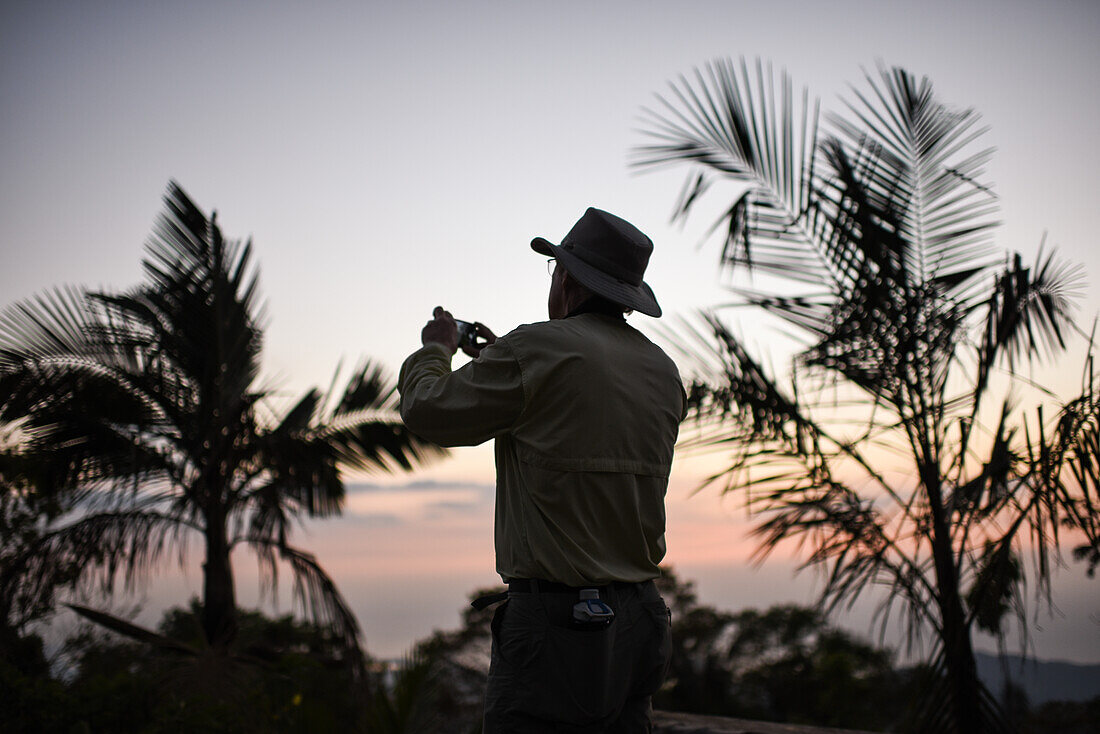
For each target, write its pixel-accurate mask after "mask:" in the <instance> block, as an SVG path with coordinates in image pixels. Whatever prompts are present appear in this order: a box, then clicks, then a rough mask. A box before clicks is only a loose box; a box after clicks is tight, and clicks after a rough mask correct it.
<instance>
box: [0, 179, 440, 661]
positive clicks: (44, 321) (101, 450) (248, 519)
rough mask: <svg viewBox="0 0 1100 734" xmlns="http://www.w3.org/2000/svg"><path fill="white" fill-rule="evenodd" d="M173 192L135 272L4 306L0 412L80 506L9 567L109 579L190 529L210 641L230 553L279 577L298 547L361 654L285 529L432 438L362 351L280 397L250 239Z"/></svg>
mask: <svg viewBox="0 0 1100 734" xmlns="http://www.w3.org/2000/svg"><path fill="white" fill-rule="evenodd" d="M164 203H165V211H164V212H163V214H162V215H161V216H160V217H159V219H158V221H157V223H156V226H155V228H154V233H153V236H152V237H151V238H150V240H149V242H148V244H147V257H146V259H145V261H144V270H145V282H144V283H143V284H142V285H140V286H139V287H137V288H135V289H133V290H132V291H130V292H127V293H124V294H111V293H102V292H84V291H81V290H76V289H69V290H57V291H54V292H52V293H49V294H46V295H42V296H40V297H38V298H36V299H34V300H32V301H29V302H25V303H21V304H17V305H15V306H13V307H11V308H9V309H7V310H6V311H5V313H4V314H3V316H2V317H0V395H4V396H6V399H5V400H4V401H3V403H2V405H0V422H8V423H10V424H12V425H14V426H16V427H17V428H18V430H19V431H20V433H21V436H22V441H21V442H20V444H19V454H20V456H21V457H22V458H24V459H26V460H27V461H31V460H32V459H34V458H35V457H38V458H39V459H42V458H45V459H47V461H45V462H42V461H37V462H34V463H35V465H36V466H38V467H39V468H40V471H39V472H38V473H37V474H36V477H35V486H36V490H37V492H39V493H40V494H42V495H44V496H55V497H65V498H67V501H68V502H70V503H75V504H76V507H77V511H76V512H75V513H70V514H69V515H67V516H66V520H65V521H64V522H62V523H59V524H55V525H53V526H51V527H49V528H48V529H47V531H46V532H44V533H43V534H42V535H41V537H40V538H39V539H38V540H37V542H36V543H34V544H33V547H32V548H30V549H29V550H28V552H25V553H23V554H22V555H21V558H20V559H19V564H18V567H19V569H20V574H19V577H18V579H16V580H15V581H11V580H10V579H9V582H10V583H18V584H20V585H22V587H23V589H24V590H26V589H27V588H30V587H33V586H34V585H35V584H39V583H45V582H47V581H48V580H49V579H54V578H56V577H57V573H56V572H57V570H58V569H68V568H70V567H71V566H72V565H73V564H74V563H75V564H76V565H77V566H79V567H80V569H81V574H80V580H81V581H82V583H93V582H95V581H98V582H99V583H100V584H101V585H102V588H103V589H104V590H105V591H108V592H109V591H110V590H112V589H113V588H114V586H115V583H116V581H117V580H118V579H119V578H120V577H121V578H123V579H124V580H125V581H126V582H127V583H128V584H132V583H134V582H135V581H136V580H138V579H139V578H140V577H142V576H143V574H145V573H147V572H148V571H150V570H151V569H152V568H154V567H157V566H159V565H160V564H161V562H162V561H165V560H167V559H168V558H169V557H170V554H171V552H172V551H178V554H179V562H180V563H183V561H184V551H185V550H186V542H187V539H188V537H189V536H191V535H193V534H197V535H199V536H201V538H202V540H203V543H204V547H205V557H204V562H203V567H202V568H203V590H202V605H201V606H202V612H201V614H202V628H203V630H204V633H205V638H206V642H207V643H208V644H209V645H210V646H211V647H212V648H214V649H215V650H222V651H224V650H226V649H228V647H229V646H230V645H231V643H232V642H233V641H234V638H235V636H236V633H237V604H236V596H235V587H234V581H233V570H232V566H231V563H230V553H231V551H232V550H233V549H234V548H236V547H240V546H244V547H248V548H250V549H251V550H252V551H253V552H254V553H255V554H256V555H257V557H258V559H259V562H260V566H261V572H262V574H263V578H264V579H265V582H267V583H270V584H271V585H272V588H273V587H274V584H275V583H276V581H277V578H278V564H279V562H283V563H286V564H288V565H289V567H290V570H291V572H292V575H293V578H294V582H295V595H296V598H297V599H298V600H299V601H300V602H301V603H302V605H303V607H304V608H305V609H306V610H307V611H308V612H309V613H310V615H311V617H312V619H313V621H314V622H315V623H317V624H319V625H323V626H327V627H329V628H330V629H332V630H333V632H334V634H336V635H337V637H338V639H340V640H342V641H343V643H344V644H345V647H346V649H348V650H349V651H354V652H353V654H354V655H355V656H356V657H357V658H361V654H360V653H359V628H358V624H357V622H356V620H355V617H354V615H353V614H352V612H351V610H350V609H349V608H348V607H347V604H346V603H345V602H344V600H343V598H342V597H341V595H340V593H339V592H338V590H337V588H336V586H335V584H334V583H333V581H332V579H330V578H329V576H328V575H327V574H326V573H325V572H324V570H323V569H322V568H321V566H320V564H319V563H318V562H317V560H316V559H315V558H314V557H313V556H312V555H311V554H310V553H308V552H306V551H305V550H302V549H301V548H298V547H295V546H292V545H291V544H290V542H289V541H290V535H291V530H292V526H293V523H294V522H296V521H297V520H299V519H300V518H302V517H328V516H332V515H335V514H338V513H339V512H340V509H341V503H342V500H343V497H344V485H343V482H342V480H341V470H343V469H349V468H350V469H357V470H366V471H390V470H394V469H405V470H408V469H410V468H412V467H413V466H414V465H416V464H418V463H420V462H422V461H424V460H426V459H429V458H431V457H433V456H436V455H438V454H439V450H438V449H436V448H434V447H432V446H430V445H428V444H426V443H424V442H422V441H420V440H418V439H417V438H416V437H415V436H413V435H412V434H410V433H409V432H408V431H407V430H406V429H405V428H404V426H403V425H402V424H401V422H400V419H399V417H398V415H397V413H396V411H395V398H394V388H393V387H392V385H390V384H389V383H388V382H387V380H386V379H385V378H384V376H383V373H382V371H381V370H380V369H379V368H378V367H376V366H374V365H372V364H370V363H369V362H367V363H364V364H363V365H362V366H361V367H360V368H359V369H357V370H355V371H354V373H353V374H352V375H351V377H350V379H349V380H348V381H347V383H346V386H345V387H344V388H343V390H340V391H335V390H334V389H330V390H329V391H328V393H327V394H323V393H321V392H320V391H318V390H310V391H308V392H307V393H306V394H305V395H303V396H301V398H300V399H299V400H298V401H297V402H296V403H295V404H294V405H293V406H292V407H290V408H289V409H288V410H285V411H283V412H279V411H278V410H277V409H276V406H275V405H273V404H272V398H273V393H272V390H271V389H270V388H269V387H265V386H263V385H262V384H261V383H260V379H259V371H260V350H261V343H262V342H261V340H262V328H261V323H260V315H259V311H260V306H259V302H258V277H257V271H256V268H255V266H254V265H253V262H252V246H251V242H248V243H245V244H243V245H241V244H240V243H238V242H233V241H227V240H226V239H224V238H223V237H222V233H221V230H220V229H219V227H218V225H217V222H216V214H212V215H211V216H210V217H207V216H206V215H205V214H204V213H203V212H202V211H200V210H199V208H198V207H197V206H196V205H195V204H194V203H193V202H192V201H191V199H190V198H188V196H187V194H186V193H185V192H184V191H183V189H181V188H180V187H179V186H178V185H177V184H176V183H174V182H172V183H170V184H169V186H168V190H167V193H166V195H165V198H164ZM334 383H335V379H334ZM43 466H46V467H48V468H43ZM3 591H4V592H5V593H8V591H9V589H4V590H3ZM99 619H100V621H104V620H106V619H108V618H107V617H106V616H103V615H100V617H99ZM118 622H119V625H125V623H124V622H122V621H121V620H118ZM119 625H116V627H117V626H119ZM150 634H155V633H150Z"/></svg>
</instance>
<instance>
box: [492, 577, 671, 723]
mask: <svg viewBox="0 0 1100 734" xmlns="http://www.w3.org/2000/svg"><path fill="white" fill-rule="evenodd" d="M600 598H601V600H603V601H604V602H606V603H607V604H608V605H609V606H610V607H611V608H612V609H613V610H614V611H615V619H614V621H613V622H612V623H611V625H610V626H609V627H607V628H605V629H601V630H585V629H576V628H575V627H574V626H573V625H572V615H573V605H574V604H576V603H577V601H578V595H577V593H576V592H573V593H568V592H566V593H545V592H539V593H517V592H511V593H509V595H508V601H507V602H505V603H504V604H503V605H501V606H500V607H499V608H498V609H497V611H496V614H495V615H494V617H493V626H492V629H493V653H492V662H491V664H490V667H489V682H488V686H487V688H486V691H485V722H484V730H483V734H502V733H503V732H521V733H522V734H537V733H538V732H575V733H576V734H580V733H581V732H584V733H586V734H587V733H589V732H591V733H592V734H596V733H597V732H607V733H608V734H610V733H612V732H613V733H615V734H619V733H622V734H626V733H628V732H629V733H631V734H633V733H634V732H649V731H651V725H650V721H649V719H650V712H651V705H650V697H651V696H652V695H653V694H654V693H655V692H656V691H657V689H658V688H659V687H660V685H661V682H662V680H663V679H664V676H665V673H666V671H667V669H668V664H669V660H670V658H671V655H672V639H671V635H670V621H669V613H668V608H667V607H666V606H665V602H664V600H663V599H662V598H661V595H660V594H659V593H658V592H657V587H656V586H655V585H654V584H653V582H652V581H649V582H646V583H642V584H615V585H613V586H611V587H608V588H607V589H606V590H604V591H601V593H600Z"/></svg>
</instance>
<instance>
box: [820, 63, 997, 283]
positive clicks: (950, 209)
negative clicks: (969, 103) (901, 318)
mask: <svg viewBox="0 0 1100 734" xmlns="http://www.w3.org/2000/svg"><path fill="white" fill-rule="evenodd" d="M864 78H865V82H866V86H867V89H866V91H864V90H860V89H856V88H854V87H853V89H852V93H853V96H854V99H850V100H848V101H846V106H847V108H848V112H849V113H850V114H851V115H852V117H851V118H846V117H843V116H840V115H829V116H828V121H829V123H830V125H831V126H832V127H833V128H834V129H836V130H837V131H838V134H839V141H846V143H847V146H846V147H849V146H850V148H851V149H852V150H855V151H859V153H857V154H856V157H857V158H859V157H861V156H866V158H867V159H868V161H869V162H868V164H867V165H866V169H867V171H866V172H865V175H863V176H861V179H862V184H863V186H864V188H865V189H866V191H867V194H868V199H869V200H871V201H872V202H877V203H878V204H879V205H880V206H890V208H891V209H892V211H893V214H894V220H895V222H894V223H895V226H896V228H897V232H898V235H899V237H900V238H901V239H902V240H904V241H907V242H908V243H909V244H910V245H911V246H910V247H909V248H908V250H907V251H906V252H905V253H904V256H905V258H906V264H905V269H906V270H907V271H909V272H910V273H912V275H913V276H914V277H915V278H917V279H919V280H920V281H921V282H928V281H930V280H932V279H933V278H936V277H943V276H944V275H945V274H949V273H953V272H956V271H960V270H968V269H971V268H972V267H973V265H974V263H983V264H988V262H987V261H988V258H989V257H990V255H991V253H992V250H991V247H990V245H991V240H990V237H991V232H992V229H993V227H995V226H996V224H997V222H996V220H995V219H994V218H993V217H994V216H995V214H996V212H997V206H996V199H995V197H992V196H991V195H990V193H989V191H990V187H989V186H988V185H987V184H983V183H980V182H979V179H980V177H981V176H982V175H983V173H984V165H985V164H986V163H987V162H988V161H989V159H990V158H991V157H992V150H991V149H988V148H985V149H980V150H978V151H976V152H970V151H971V147H972V145H973V144H974V143H975V142H976V141H977V140H978V139H980V137H981V136H982V135H983V134H984V133H985V132H986V129H985V128H981V127H979V122H980V118H979V116H978V115H977V113H976V112H974V111H973V110H964V111H954V110H951V109H949V108H948V107H947V106H946V105H944V104H943V103H942V102H940V101H939V99H937V98H936V96H935V95H934V94H933V90H932V83H931V82H930V81H929V80H928V78H927V77H926V78H923V79H920V80H917V78H916V77H915V76H913V75H912V74H910V73H909V72H907V71H905V70H903V69H900V68H893V69H887V68H886V67H884V66H882V65H880V66H879V69H878V78H877V79H876V78H875V77H874V76H873V75H872V74H871V73H869V72H866V71H865V72H864ZM839 141H838V142H839ZM834 172H835V171H834ZM958 293H959V291H958V290H957V289H956V290H955V291H953V292H952V293H950V295H957V294H958Z"/></svg>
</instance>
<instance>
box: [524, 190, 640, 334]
mask: <svg viewBox="0 0 1100 734" xmlns="http://www.w3.org/2000/svg"><path fill="white" fill-rule="evenodd" d="M531 249H532V250H534V251H535V252H538V253H540V254H542V255H546V256H547V257H552V258H555V259H556V260H557V261H558V263H559V264H560V265H561V266H562V267H563V268H565V270H566V272H568V273H569V275H570V276H572V277H573V278H575V279H576V280H577V282H578V283H580V284H581V285H583V286H584V287H585V288H587V289H588V290H590V291H592V292H593V293H595V294H597V295H600V296H603V297H604V298H606V299H608V300H609V301H612V302H614V303H618V304H620V305H622V306H625V307H626V308H629V309H632V310H634V311H639V312H641V313H644V314H645V315H646V316H653V317H654V318H659V317H660V315H661V307H660V306H659V305H658V304H657V298H656V297H655V296H654V295H653V289H652V288H650V287H649V285H648V284H646V282H645V281H643V280H642V276H644V275H645V269H646V266H647V265H649V256H650V255H651V254H652V253H653V242H652V240H650V239H649V237H647V236H646V235H645V234H643V233H642V232H641V231H639V230H638V228H637V227H635V226H634V225H633V224H631V223H630V222H628V221H626V220H625V219H621V218H620V217H617V216H615V215H614V214H609V213H607V212H605V211H603V210H601V209H594V208H591V207H589V209H588V211H586V212H585V213H584V215H583V216H581V218H580V219H578V220H577V223H576V224H574V225H573V229H571V230H569V233H568V234H567V235H565V237H564V238H562V241H561V244H560V245H555V244H553V243H552V242H550V241H549V240H546V239H543V238H542V237H536V238H535V239H533V240H531Z"/></svg>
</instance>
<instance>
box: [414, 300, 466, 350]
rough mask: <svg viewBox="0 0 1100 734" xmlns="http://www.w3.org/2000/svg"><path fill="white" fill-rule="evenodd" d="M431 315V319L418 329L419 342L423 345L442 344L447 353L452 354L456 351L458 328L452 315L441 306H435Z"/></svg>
mask: <svg viewBox="0 0 1100 734" xmlns="http://www.w3.org/2000/svg"><path fill="white" fill-rule="evenodd" d="M432 316H433V318H432V320H431V321H429V322H428V323H427V324H425V325H424V328H423V329H421V331H420V343H421V344H423V345H424V346H427V345H429V344H442V345H443V346H444V347H446V348H447V351H448V352H449V353H451V354H454V353H455V352H457V351H458V328H457V327H455V318H454V316H451V314H450V312H448V311H445V310H444V309H443V307H442V306H436V307H435V309H434V310H433V311H432Z"/></svg>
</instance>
